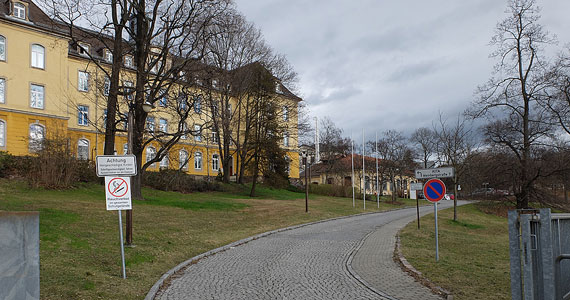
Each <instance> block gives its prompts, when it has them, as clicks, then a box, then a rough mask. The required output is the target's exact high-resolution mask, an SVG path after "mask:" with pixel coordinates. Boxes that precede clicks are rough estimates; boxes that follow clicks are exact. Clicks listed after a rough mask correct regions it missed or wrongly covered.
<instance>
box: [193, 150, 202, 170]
mask: <svg viewBox="0 0 570 300" xmlns="http://www.w3.org/2000/svg"><path fill="white" fill-rule="evenodd" d="M194 169H196V170H202V152H196V153H194Z"/></svg>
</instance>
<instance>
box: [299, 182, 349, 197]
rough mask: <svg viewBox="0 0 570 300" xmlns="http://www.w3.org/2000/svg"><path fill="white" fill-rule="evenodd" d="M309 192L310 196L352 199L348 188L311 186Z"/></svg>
mask: <svg viewBox="0 0 570 300" xmlns="http://www.w3.org/2000/svg"><path fill="white" fill-rule="evenodd" d="M309 192H310V193H312V194H317V195H323V196H331V197H352V188H351V187H349V186H341V185H331V184H319V185H317V184H311V185H309Z"/></svg>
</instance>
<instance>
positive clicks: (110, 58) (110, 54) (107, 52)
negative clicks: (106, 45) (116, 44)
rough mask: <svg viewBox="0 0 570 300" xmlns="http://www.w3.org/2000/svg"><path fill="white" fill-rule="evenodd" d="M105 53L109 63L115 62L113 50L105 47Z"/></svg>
mask: <svg viewBox="0 0 570 300" xmlns="http://www.w3.org/2000/svg"><path fill="white" fill-rule="evenodd" d="M104 52H105V53H104V55H105V61H106V62H108V63H111V62H113V52H111V50H109V49H105V50H104Z"/></svg>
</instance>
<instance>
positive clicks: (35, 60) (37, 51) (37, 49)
mask: <svg viewBox="0 0 570 300" xmlns="http://www.w3.org/2000/svg"><path fill="white" fill-rule="evenodd" d="M45 58H46V48H45V47H44V46H42V45H40V44H32V45H31V46H30V65H31V67H32V68H36V69H42V70H44V69H45V68H46V59H45Z"/></svg>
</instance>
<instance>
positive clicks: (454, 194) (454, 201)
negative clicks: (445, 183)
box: [453, 169, 457, 221]
mask: <svg viewBox="0 0 570 300" xmlns="http://www.w3.org/2000/svg"><path fill="white" fill-rule="evenodd" d="M453 221H457V169H456V170H455V174H454V176H453Z"/></svg>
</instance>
